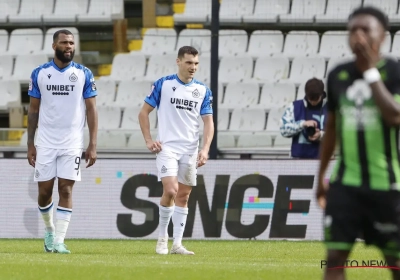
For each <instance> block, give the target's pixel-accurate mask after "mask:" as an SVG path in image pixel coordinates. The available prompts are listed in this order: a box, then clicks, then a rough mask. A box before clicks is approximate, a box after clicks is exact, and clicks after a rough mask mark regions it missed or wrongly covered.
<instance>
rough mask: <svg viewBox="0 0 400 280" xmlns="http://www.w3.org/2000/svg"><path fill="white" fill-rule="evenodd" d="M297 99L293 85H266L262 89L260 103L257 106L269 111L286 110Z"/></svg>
mask: <svg viewBox="0 0 400 280" xmlns="http://www.w3.org/2000/svg"><path fill="white" fill-rule="evenodd" d="M295 98H296V87H295V85H294V84H293V83H289V82H287V83H265V84H264V85H263V87H262V91H261V98H260V103H259V104H258V105H257V106H258V107H260V108H263V109H265V110H267V111H269V110H271V109H274V108H278V109H279V108H284V107H286V106H287V105H288V104H290V103H291V102H293V101H294V100H295Z"/></svg>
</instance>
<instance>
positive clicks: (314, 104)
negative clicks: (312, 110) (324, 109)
mask: <svg viewBox="0 0 400 280" xmlns="http://www.w3.org/2000/svg"><path fill="white" fill-rule="evenodd" d="M321 100H322V97H320V98H318V99H317V100H310V99H308V102H310V104H311V106H317V105H318V104H319V103H320V102H321Z"/></svg>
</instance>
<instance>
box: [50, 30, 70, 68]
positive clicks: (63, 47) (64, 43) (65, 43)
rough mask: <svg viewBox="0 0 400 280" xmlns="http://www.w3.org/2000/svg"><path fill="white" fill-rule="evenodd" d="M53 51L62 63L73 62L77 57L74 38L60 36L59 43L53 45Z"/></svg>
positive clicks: (64, 35)
mask: <svg viewBox="0 0 400 280" xmlns="http://www.w3.org/2000/svg"><path fill="white" fill-rule="evenodd" d="M53 50H54V51H55V55H56V57H57V58H58V59H59V60H60V61H61V62H63V63H68V62H71V61H72V59H73V58H74V55H75V41H74V36H73V35H66V34H59V35H58V40H57V42H55V43H53Z"/></svg>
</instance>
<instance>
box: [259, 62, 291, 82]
mask: <svg viewBox="0 0 400 280" xmlns="http://www.w3.org/2000/svg"><path fill="white" fill-rule="evenodd" d="M288 77H289V59H288V58H286V57H284V56H281V57H260V58H258V59H257V61H256V65H255V68H254V74H253V78H252V80H253V81H257V82H260V83H262V82H275V81H280V80H286V79H287V78H288Z"/></svg>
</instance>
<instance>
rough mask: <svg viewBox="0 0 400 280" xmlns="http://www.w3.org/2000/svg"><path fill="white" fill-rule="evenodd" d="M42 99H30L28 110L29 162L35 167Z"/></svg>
mask: <svg viewBox="0 0 400 280" xmlns="http://www.w3.org/2000/svg"><path fill="white" fill-rule="evenodd" d="M39 108H40V99H39V98H34V97H31V98H30V102H29V109H28V143H27V144H28V155H27V156H28V162H29V164H30V165H32V166H33V167H35V161H36V148H35V143H34V141H35V132H36V128H37V125H38V121H39Z"/></svg>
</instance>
